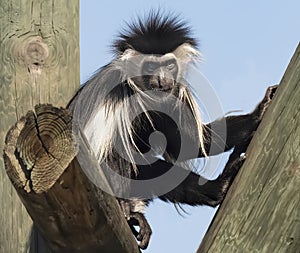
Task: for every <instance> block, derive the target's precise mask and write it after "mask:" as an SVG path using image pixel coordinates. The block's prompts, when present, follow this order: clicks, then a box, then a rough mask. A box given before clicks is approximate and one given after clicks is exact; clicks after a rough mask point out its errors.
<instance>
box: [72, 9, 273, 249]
mask: <svg viewBox="0 0 300 253" xmlns="http://www.w3.org/2000/svg"><path fill="white" fill-rule="evenodd" d="M113 49H114V53H115V59H114V60H113V61H112V62H110V63H109V64H107V65H106V66H104V67H102V68H101V69H100V70H99V71H98V72H97V73H96V74H95V75H94V76H93V77H92V78H91V79H90V80H88V81H87V82H86V83H85V85H84V86H82V87H81V89H80V90H79V91H78V92H77V94H76V95H75V96H74V97H73V99H72V100H71V101H70V103H69V105H68V108H69V109H70V110H71V111H72V112H73V114H75V113H76V115H77V118H79V119H80V121H81V127H82V129H83V132H84V133H85V135H86V138H87V140H88V141H89V144H90V146H91V148H92V150H93V152H94V154H95V156H96V158H97V159H98V161H99V164H100V167H101V168H102V167H103V168H104V167H105V166H108V167H109V168H111V169H112V170H113V171H115V172H116V173H117V174H118V175H120V176H122V177H123V178H125V179H132V180H131V181H130V180H129V181H128V180H127V181H126V180H125V181H124V184H123V183H120V182H119V181H118V183H115V181H114V177H110V176H109V175H107V176H108V181H109V183H110V184H111V185H112V187H113V188H114V189H117V188H121V190H120V192H123V193H124V194H123V195H122V194H117V195H118V196H117V197H118V200H119V203H120V206H121V209H122V211H123V212H124V214H125V216H126V218H127V220H128V222H129V225H130V226H131V228H132V231H133V233H134V235H135V236H136V238H137V240H138V241H140V244H139V246H140V248H142V249H145V248H146V247H147V245H148V243H149V239H150V235H151V229H150V226H149V224H148V223H147V221H146V219H145V217H144V214H143V208H144V206H145V205H147V204H148V202H149V201H150V200H151V199H153V198H155V197H158V198H160V199H161V200H163V201H168V202H172V203H175V204H181V203H183V204H188V205H192V206H195V205H209V206H213V207H215V206H217V205H219V204H220V203H221V201H222V200H223V198H224V195H225V193H226V192H227V190H228V187H229V186H230V184H231V182H232V180H233V178H234V176H235V175H236V173H237V172H238V170H239V168H240V166H241V164H242V162H243V159H244V158H243V157H241V156H240V155H241V154H242V153H244V152H245V151H246V148H247V146H248V144H249V142H250V140H251V138H252V136H253V133H254V131H255V130H256V129H257V127H258V124H259V123H260V120H261V118H262V116H263V114H264V112H265V110H266V108H267V107H268V105H269V102H270V100H271V98H272V96H273V94H274V91H275V89H276V88H275V87H271V88H269V89H268V90H267V93H266V96H265V98H264V99H263V101H262V102H261V103H260V104H259V105H258V106H257V107H256V108H255V110H254V111H253V112H252V113H250V114H246V115H240V116H229V117H224V118H222V119H219V120H216V121H214V122H212V123H210V124H204V123H203V122H202V121H201V117H200V114H199V110H198V105H197V103H196V100H195V97H194V95H193V90H192V89H191V86H190V84H189V83H188V82H187V81H186V80H185V78H184V75H185V73H186V71H187V68H188V66H190V65H191V64H194V63H195V62H197V61H198V60H199V56H200V53H199V51H198V47H197V41H196V40H195V39H194V38H193V37H192V36H191V32H190V28H189V27H188V26H187V25H186V24H185V23H184V22H183V21H181V20H180V19H178V18H176V17H171V16H170V15H167V16H164V15H162V14H161V13H155V12H152V13H151V14H150V15H149V16H148V17H147V18H145V19H138V20H137V22H135V23H133V24H131V25H129V28H128V29H127V30H125V31H123V33H121V34H120V35H119V36H118V38H117V39H116V41H115V42H114V44H113ZM224 126H226V128H224ZM224 129H225V130H224ZM230 149H233V152H232V154H231V155H230V157H229V161H228V163H227V165H226V167H225V169H224V171H223V173H222V174H221V175H220V176H219V177H217V178H216V179H215V180H207V181H206V183H200V182H201V180H202V181H203V180H204V179H203V178H202V177H201V176H199V175H198V174H197V173H195V172H194V170H193V164H192V163H191V161H190V159H194V158H198V157H205V156H211V155H217V154H219V153H222V152H224V151H228V150H230ZM104 165H105V166H104ZM170 171H172V172H174V171H175V172H174V173H175V174H176V175H181V176H182V180H179V181H178V182H176V184H175V185H174V184H173V187H172V188H171V189H169V190H168V191H162V192H161V191H160V190H161V189H157V188H159V187H157V188H156V187H153V188H152V189H150V190H149V189H148V190H149V192H148V193H149V194H148V195H147V197H144V196H145V194H144V193H140V192H138V191H136V190H133V189H132V185H131V183H130V182H137V181H142V180H144V181H143V182H145V184H146V183H147V182H148V181H149V180H152V179H156V178H158V177H161V176H164V175H166V174H168V173H169V172H170ZM175 174H174V175H175ZM171 175H173V174H171ZM164 180H165V181H164V182H165V183H164V184H165V185H167V184H170V185H172V180H173V177H172V176H170V177H167V178H165V179H164ZM175 181H176V180H175ZM141 190H142V189H141ZM143 190H144V189H143ZM116 191H118V190H116ZM122 196H124V197H122ZM136 225H138V226H139V227H140V229H139V231H138V232H137V231H136V230H135V228H134V227H133V226H136Z"/></svg>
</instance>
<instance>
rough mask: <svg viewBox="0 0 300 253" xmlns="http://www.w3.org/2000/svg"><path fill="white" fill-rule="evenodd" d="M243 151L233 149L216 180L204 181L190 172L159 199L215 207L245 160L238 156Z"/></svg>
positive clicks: (240, 148) (238, 148)
mask: <svg viewBox="0 0 300 253" xmlns="http://www.w3.org/2000/svg"><path fill="white" fill-rule="evenodd" d="M244 150H245V147H242V146H240V147H236V148H235V150H234V151H233V153H232V154H231V155H230V157H229V160H228V162H227V164H226V166H225V168H224V170H223V173H222V174H221V175H220V176H219V177H218V178H217V179H215V180H206V179H205V178H203V177H201V176H199V175H197V174H196V173H194V172H191V173H190V174H189V175H188V176H187V177H186V179H185V180H184V181H183V182H182V183H181V184H180V185H178V186H177V187H176V188H174V189H173V190H171V191H170V192H168V193H166V194H164V195H162V196H160V197H159V198H160V199H162V200H163V201H170V202H173V203H183V204H188V205H192V206H194V205H208V206H212V207H215V206H217V205H219V204H220V203H221V202H222V201H223V199H224V197H225V194H226V192H227V191H228V189H229V186H230V185H231V183H232V182H233V179H234V177H235V176H236V174H237V172H238V171H239V169H240V167H241V166H242V164H243V162H244V160H245V157H243V156H242V157H241V156H240V155H241V153H242V152H244ZM177 169H180V168H177ZM181 169H182V168H181ZM182 170H183V169H182Z"/></svg>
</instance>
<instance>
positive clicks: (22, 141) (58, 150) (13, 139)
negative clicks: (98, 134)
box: [4, 105, 77, 193]
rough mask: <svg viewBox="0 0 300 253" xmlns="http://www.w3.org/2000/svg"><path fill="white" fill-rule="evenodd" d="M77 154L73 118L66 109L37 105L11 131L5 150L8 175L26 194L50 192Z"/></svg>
mask: <svg viewBox="0 0 300 253" xmlns="http://www.w3.org/2000/svg"><path fill="white" fill-rule="evenodd" d="M76 154H77V146H76V141H75V139H74V137H73V134H72V117H71V115H70V114H69V112H68V111H67V110H66V109H58V108H55V107H52V106H50V105H39V106H36V108H35V112H33V111H29V112H28V113H27V115H26V116H25V117H23V118H22V119H21V120H20V121H18V123H17V124H16V125H15V126H14V127H12V128H11V130H10V131H9V133H8V135H7V137H6V142H5V148H4V157H5V161H6V162H5V163H6V164H5V165H6V166H5V167H6V171H7V174H8V175H9V177H10V178H11V180H12V181H13V184H14V185H15V186H17V187H21V188H24V190H25V191H26V192H31V191H33V192H35V193H42V192H44V191H47V190H48V189H49V188H50V187H51V186H52V185H53V184H55V182H56V181H57V179H58V178H59V177H60V176H61V174H62V173H63V172H64V170H65V168H66V167H67V165H68V164H69V163H70V162H71V161H72V159H73V158H74V157H75V156H76Z"/></svg>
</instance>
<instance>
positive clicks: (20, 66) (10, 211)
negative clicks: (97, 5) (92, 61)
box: [0, 0, 79, 253]
mask: <svg viewBox="0 0 300 253" xmlns="http://www.w3.org/2000/svg"><path fill="white" fill-rule="evenodd" d="M78 87H79V1H78V0H74V1H56V0H52V1H42V0H31V1H30V0H22V1H16V0H8V1H0V150H1V153H2V150H3V145H4V138H5V135H6V133H7V131H8V129H9V128H10V127H11V126H12V125H14V124H15V122H16V121H17V120H18V119H20V117H21V116H22V115H25V114H26V113H27V111H29V110H32V109H33V108H34V106H35V105H36V104H38V103H52V104H55V105H57V106H65V105H66V103H67V101H68V100H69V99H70V98H71V96H72V95H73V94H74V92H75V90H76V89H77V88H78ZM0 182H1V184H0V204H1V206H2V211H1V215H0V227H1V229H0V252H1V253H2V252H3V253H4V252H5V253H6V252H9V253H10V252H11V253H19V252H22V253H23V252H26V251H27V249H28V245H27V241H28V235H29V234H30V228H31V224H32V222H31V219H30V217H29V216H28V214H27V212H26V210H25V208H24V207H23V205H22V204H21V202H20V200H19V198H18V196H17V194H16V193H15V190H14V189H13V187H12V185H11V183H10V181H9V179H8V177H7V175H6V173H5V170H4V164H3V159H2V154H1V156H0ZM40 252H41V251H40Z"/></svg>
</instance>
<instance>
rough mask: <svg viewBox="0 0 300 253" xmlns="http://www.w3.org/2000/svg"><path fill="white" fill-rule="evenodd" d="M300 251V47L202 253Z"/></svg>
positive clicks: (204, 241)
mask: <svg viewBox="0 0 300 253" xmlns="http://www.w3.org/2000/svg"><path fill="white" fill-rule="evenodd" d="M299 249H300V44H299V46H298V48H297V49H296V52H295V54H294V56H293V58H292V60H291V62H290V64H289V66H288V68H287V70H286V73H285V75H284V77H283V79H282V81H281V83H280V85H279V88H278V90H277V92H276V95H275V98H274V100H273V101H272V104H271V106H270V108H269V109H268V112H267V113H266V115H265V116H264V118H263V120H262V122H261V124H260V126H259V128H258V130H257V133H256V134H255V136H254V138H253V140H252V142H251V144H250V146H249V148H248V150H247V159H246V162H245V164H244V165H243V167H242V168H241V171H240V172H239V174H238V175H237V177H236V179H235V181H234V183H233V184H232V186H231V188H230V189H229V191H228V193H227V196H226V198H225V200H224V202H223V204H222V205H221V206H220V208H219V210H218V213H217V214H216V216H215V218H214V220H213V222H212V224H211V226H210V228H209V230H208V232H207V234H206V235H205V237H204V239H203V240H202V243H201V245H200V247H199V249H198V253H208V252H210V253H219V252H220V253H221V252H222V253H224V252H245V253H247V252H260V253H269V252H274V253H275V252H290V253H297V252H299Z"/></svg>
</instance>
